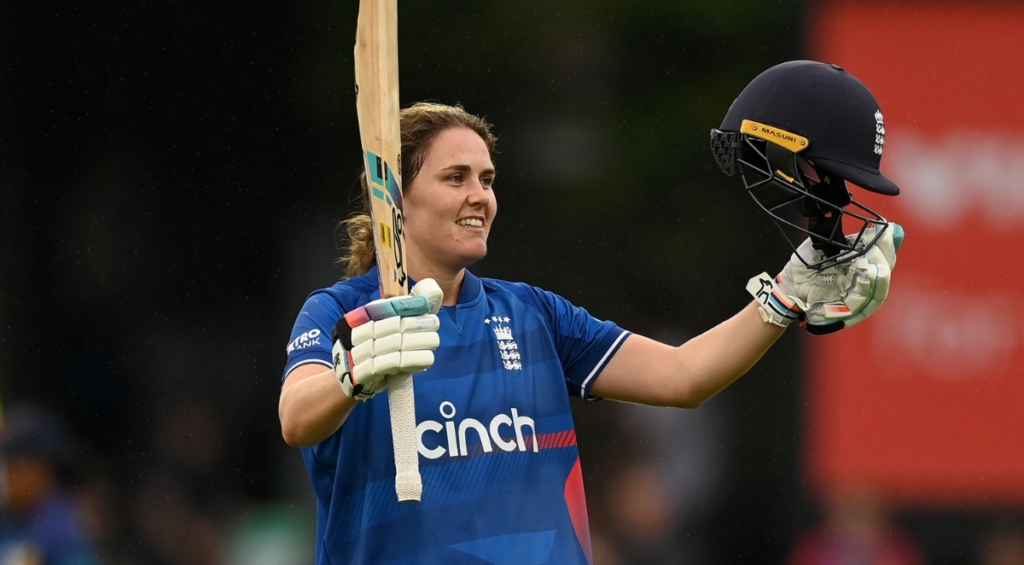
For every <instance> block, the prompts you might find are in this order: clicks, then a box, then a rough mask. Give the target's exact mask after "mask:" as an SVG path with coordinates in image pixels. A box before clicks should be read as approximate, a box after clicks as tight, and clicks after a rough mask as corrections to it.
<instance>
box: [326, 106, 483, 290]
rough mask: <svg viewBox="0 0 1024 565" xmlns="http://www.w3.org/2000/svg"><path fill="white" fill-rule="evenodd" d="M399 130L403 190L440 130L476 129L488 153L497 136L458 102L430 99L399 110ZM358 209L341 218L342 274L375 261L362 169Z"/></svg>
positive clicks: (362, 271)
mask: <svg viewBox="0 0 1024 565" xmlns="http://www.w3.org/2000/svg"><path fill="white" fill-rule="evenodd" d="M399 121H400V123H401V126H400V127H401V130H402V158H401V161H402V184H403V187H404V190H408V186H409V185H410V184H412V181H413V179H415V178H416V175H418V174H419V172H420V169H421V168H422V167H423V160H424V159H425V158H426V156H427V150H428V149H429V148H430V144H431V142H433V141H434V138H435V137H437V136H438V134H440V133H441V132H442V131H445V130H447V129H451V128H458V127H464V128H469V129H471V130H473V131H474V132H476V134H477V135H479V136H480V138H481V139H483V140H484V143H485V144H487V150H488V151H489V152H490V154H491V157H492V158H493V157H494V154H495V153H496V152H497V143H498V138H497V137H496V136H495V135H494V134H493V133H491V124H489V123H487V120H485V119H484V118H481V117H479V116H474V115H473V114H470V113H469V112H467V111H465V110H464V109H463V108H462V106H461V105H458V104H457V105H455V106H448V105H446V104H436V103H433V102H417V103H416V104H413V105H412V106H410V107H408V108H405V109H404V110H402V111H401V112H400V113H399ZM359 184H360V186H361V189H362V190H361V192H362V196H361V200H362V209H361V210H360V211H359V212H356V213H355V214H353V215H352V217H350V218H349V219H347V220H344V221H342V222H341V227H344V228H345V231H346V233H347V234H348V240H349V245H348V254H347V255H345V256H343V257H342V258H341V259H338V263H341V264H345V265H346V278H351V277H357V276H359V275H365V274H366V273H367V272H369V270H370V269H372V268H373V265H374V263H375V262H376V257H375V256H374V251H375V247H374V243H373V221H372V220H371V219H370V197H369V194H368V193H367V189H366V172H365V171H364V172H363V173H361V174H360V175H359Z"/></svg>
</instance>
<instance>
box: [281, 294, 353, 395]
mask: <svg viewBox="0 0 1024 565" xmlns="http://www.w3.org/2000/svg"><path fill="white" fill-rule="evenodd" d="M339 318H341V307H340V306H338V303H337V301H335V300H334V299H333V298H332V297H331V296H330V295H328V294H313V295H312V296H310V297H309V298H307V299H306V303H305V304H303V305H302V310H301V311H300V312H299V315H298V317H297V318H296V319H295V325H294V326H293V327H292V334H291V337H290V338H289V340H288V345H287V346H286V347H285V350H286V352H287V354H288V361H287V362H286V363H285V366H284V373H283V374H282V375H281V381H282V382H283V381H284V379H285V378H286V377H287V376H288V373H290V372H291V371H292V369H294V368H295V367H298V366H299V365H305V364H307V363H317V364H320V365H325V366H327V367H333V366H334V364H333V363H332V362H331V346H332V344H331V331H332V328H334V324H336V323H337V321H338V319H339Z"/></svg>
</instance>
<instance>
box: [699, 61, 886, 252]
mask: <svg viewBox="0 0 1024 565" xmlns="http://www.w3.org/2000/svg"><path fill="white" fill-rule="evenodd" d="M884 148H885V124H884V122H883V119H882V111H881V109H880V108H879V106H878V102H877V101H876V100H875V97H874V96H873V95H872V94H871V91H870V90H868V89H867V87H865V86H864V84H863V83H861V82H860V81H859V80H857V79H856V78H855V77H854V76H853V75H851V74H849V73H847V72H846V71H845V70H843V69H842V68H841V67H839V66H838V65H826V64H825V63H819V62H816V61H790V62H787V63H782V64H780V65H776V66H774V67H772V68H770V69H768V70H766V71H764V72H763V73H761V74H760V75H758V76H757V77H756V78H755V79H754V80H753V81H751V82H750V84H748V85H747V87H746V88H744V89H743V91H742V92H741V93H740V95H739V96H738V97H737V98H736V100H735V101H734V102H733V103H732V106H731V107H730V108H729V111H728V113H726V115H725V119H724V120H723V121H722V126H721V128H720V129H712V130H711V150H712V152H713V153H714V155H715V160H716V161H717V162H718V166H719V167H720V168H721V169H722V171H723V172H725V174H727V175H730V176H733V175H735V174H737V173H738V174H739V175H740V177H741V178H742V179H743V184H744V186H745V188H746V190H747V192H748V193H749V194H750V196H751V197H752V198H753V199H754V201H755V202H757V204H758V205H759V206H760V207H761V208H762V209H764V210H765V211H766V212H768V213H769V214H770V215H771V216H772V218H773V219H774V220H775V222H776V225H778V226H779V228H780V229H782V231H783V234H784V235H785V236H786V239H787V241H789V243H790V246H791V247H793V249H794V251H795V250H796V247H797V245H799V243H800V242H799V241H794V236H792V234H793V230H795V231H796V232H797V233H798V234H803V235H806V236H809V237H810V238H811V240H812V242H813V243H814V248H815V249H817V250H819V251H821V252H822V254H821V255H822V256H821V257H819V258H817V259H815V260H810V261H809V260H808V258H805V257H802V256H800V255H799V254H797V256H798V257H800V259H801V260H802V261H803V262H804V264H805V265H807V266H808V267H811V268H815V269H825V268H828V267H832V266H835V265H838V264H840V263H844V262H847V261H850V260H852V259H855V258H856V257H859V256H861V255H863V254H864V253H866V252H867V249H868V248H869V247H870V246H871V244H873V243H874V240H872V241H862V239H863V238H862V236H863V234H864V231H865V230H866V229H867V228H868V227H870V226H872V225H879V226H887V225H888V222H886V220H885V219H884V218H883V217H882V216H880V215H878V214H877V213H875V212H873V211H872V210H870V209H868V208H867V207H865V206H863V205H862V204H860V203H858V202H856V201H855V200H853V195H852V194H851V193H850V191H849V189H848V188H847V185H846V181H847V180H849V181H850V182H852V183H853V184H856V185H857V186H859V187H861V188H864V189H865V190H869V191H872V192H877V193H879V194H887V195H891V196H895V195H897V194H899V192H900V190H899V188H898V187H897V186H896V184H895V183H893V182H892V181H891V180H889V178H887V177H886V176H885V175H884V174H882V172H881V171H880V170H879V164H880V162H881V159H882V152H883V150H884ZM847 207H850V209H849V210H847V209H846V208H847ZM800 217H803V218H806V222H804V221H801V220H800ZM844 218H846V219H848V220H850V221H851V222H857V223H858V224H859V227H858V228H857V232H856V234H855V235H854V237H851V238H847V237H846V236H845V235H844V232H843V219H844ZM784 226H785V227H784ZM883 231H884V230H878V232H877V234H878V235H877V236H876V238H875V239H877V237H879V236H881V234H882V233H883ZM799 239H801V240H802V239H803V237H802V236H799Z"/></svg>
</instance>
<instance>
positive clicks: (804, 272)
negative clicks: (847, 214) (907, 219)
mask: <svg viewBox="0 0 1024 565" xmlns="http://www.w3.org/2000/svg"><path fill="white" fill-rule="evenodd" d="M879 230H884V231H883V232H882V235H881V236H880V237H879V238H878V241H877V242H875V244H874V245H872V246H871V248H870V249H868V251H867V253H865V254H864V255H863V256H861V257H858V258H856V259H854V260H852V261H847V262H845V263H841V264H839V265H836V266H834V267H829V268H828V269H824V270H820V271H819V270H815V269H808V268H807V267H806V266H805V264H804V262H803V261H801V260H800V257H803V258H805V259H807V262H808V263H811V262H812V261H818V260H820V259H822V257H821V255H822V252H821V251H819V250H816V249H814V247H813V245H812V243H811V240H810V239H807V240H806V241H804V242H803V243H802V244H801V245H800V247H798V248H797V253H799V254H800V257H798V256H797V255H796V254H794V255H793V256H792V257H790V260H789V263H787V264H786V266H785V267H784V268H783V269H782V272H781V273H779V275H778V276H777V277H775V278H774V279H772V278H771V277H769V276H768V275H767V274H765V273H761V274H760V275H758V276H756V277H754V278H752V279H750V282H748V283H747V290H748V291H749V292H750V293H751V294H752V295H753V296H754V298H755V299H756V300H757V301H758V303H759V304H760V311H761V317H762V318H763V319H764V320H765V321H766V322H771V323H773V324H775V325H778V326H782V327H786V326H788V325H789V324H790V323H792V322H793V321H794V320H803V321H806V322H807V331H808V332H809V333H812V334H817V335H820V334H827V333H832V332H835V331H839V330H841V329H843V328H849V327H852V326H855V325H857V324H859V323H861V322H863V321H864V320H866V319H867V318H868V317H869V316H871V315H872V314H874V313H875V312H876V311H877V310H878V308H879V307H881V305H882V303H883V302H884V301H885V299H886V297H887V296H888V295H889V280H890V278H891V277H892V270H893V268H894V267H895V266H896V251H897V250H898V249H899V247H900V245H901V244H902V243H903V228H902V227H900V226H899V225H898V224H889V226H888V227H887V226H871V227H869V228H868V229H866V230H864V234H863V235H862V237H861V240H862V241H864V242H870V241H872V240H873V239H874V238H875V236H876V235H877V233H878V231H879ZM855 237H856V236H847V239H849V240H851V243H852V241H853V239H854V238H855Z"/></svg>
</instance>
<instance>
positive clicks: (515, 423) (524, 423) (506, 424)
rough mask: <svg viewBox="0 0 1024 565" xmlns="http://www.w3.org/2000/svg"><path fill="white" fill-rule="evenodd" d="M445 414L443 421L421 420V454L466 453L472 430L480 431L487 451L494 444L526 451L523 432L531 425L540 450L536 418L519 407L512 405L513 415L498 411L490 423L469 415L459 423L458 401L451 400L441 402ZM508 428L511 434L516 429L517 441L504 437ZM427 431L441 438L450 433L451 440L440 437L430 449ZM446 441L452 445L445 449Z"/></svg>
mask: <svg viewBox="0 0 1024 565" xmlns="http://www.w3.org/2000/svg"><path fill="white" fill-rule="evenodd" d="M440 410H441V416H443V417H444V419H445V420H446V421H445V423H444V424H443V425H442V424H441V422H437V421H434V420H425V421H423V422H420V424H419V425H418V426H416V438H417V439H418V440H419V451H420V455H422V456H424V457H426V458H427V459H437V458H439V457H441V456H442V455H444V454H445V453H448V456H449V457H459V456H462V457H465V456H466V455H467V454H468V453H469V450H468V449H467V448H466V436H467V434H468V433H469V432H470V430H472V431H473V432H474V433H476V436H477V437H478V438H479V439H480V445H481V447H482V448H483V451H484V453H491V452H492V451H494V446H495V445H496V446H498V448H499V449H501V450H502V451H515V450H517V449H518V450H519V451H526V450H527V447H526V441H525V438H524V436H523V429H524V428H529V431H530V433H529V434H528V435H529V436H532V437H530V440H531V441H530V444H531V445H532V446H533V452H534V453H536V452H537V451H539V449H538V446H537V427H536V426H535V425H534V423H533V418H529V417H527V416H520V415H519V411H518V410H516V409H515V408H513V409H512V416H511V417H509V416H508V415H506V414H498V415H497V416H495V417H493V418H491V422H490V424H489V425H487V426H485V425H484V424H483V422H481V421H479V420H475V419H473V418H466V419H464V420H462V421H461V422H459V423H458V425H456V423H455V421H454V418H455V405H454V404H452V403H451V402H448V401H447V400H446V401H444V402H442V403H441V407H440ZM503 428H506V429H508V434H509V435H508V436H507V437H509V438H511V434H512V433H513V432H514V433H515V438H516V439H515V441H512V440H511V439H504V438H503V437H502V433H501V432H502V429H503ZM442 430H444V431H445V434H444V435H441V431H442ZM426 432H432V433H434V434H438V435H439V436H440V437H441V438H444V437H445V436H447V438H446V439H447V442H446V443H445V442H442V441H440V439H439V440H438V444H439V445H438V446H437V447H435V448H433V449H428V448H427V447H426V446H425V445H423V434H424V433H426ZM492 444H493V445H492ZM444 445H447V446H448V448H447V449H445V447H444Z"/></svg>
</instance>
